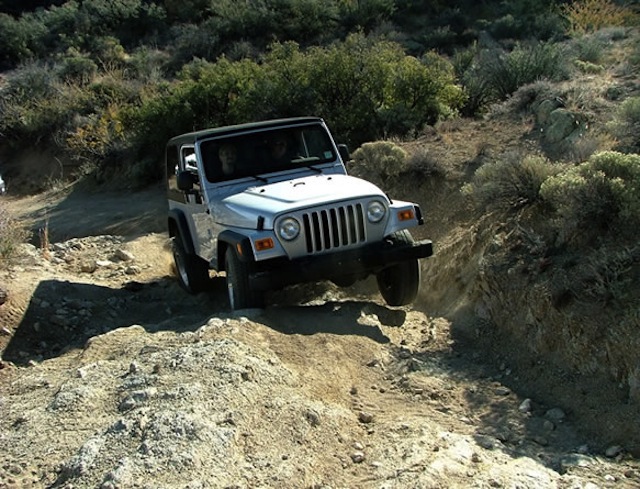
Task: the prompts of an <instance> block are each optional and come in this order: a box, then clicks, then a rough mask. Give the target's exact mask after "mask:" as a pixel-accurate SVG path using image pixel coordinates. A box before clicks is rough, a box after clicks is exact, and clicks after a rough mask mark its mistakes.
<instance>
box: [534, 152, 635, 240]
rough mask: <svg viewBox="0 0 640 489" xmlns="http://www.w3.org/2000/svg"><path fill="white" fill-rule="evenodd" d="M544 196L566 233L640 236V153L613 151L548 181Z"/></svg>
mask: <svg viewBox="0 0 640 489" xmlns="http://www.w3.org/2000/svg"><path fill="white" fill-rule="evenodd" d="M540 194H541V196H542V198H543V199H544V200H545V201H546V202H548V203H549V204H551V205H552V206H553V208H554V209H556V211H557V213H558V216H559V218H560V228H561V231H562V235H563V236H565V238H567V239H571V238H572V237H573V236H577V235H583V236H584V235H586V236H590V235H598V234H600V233H602V232H608V231H615V232H618V233H620V234H622V235H626V236H629V235H631V236H633V235H635V236H637V234H638V226H639V225H640V155H636V154H622V153H617V152H612V151H607V152H602V153H598V154H595V155H593V156H591V158H590V159H589V161H587V162H585V163H582V164H580V165H578V166H575V167H572V168H570V169H569V170H567V171H566V172H563V173H560V174H558V175H556V176H554V177H552V178H549V179H548V180H546V181H545V182H544V183H543V185H542V187H541V189H540Z"/></svg>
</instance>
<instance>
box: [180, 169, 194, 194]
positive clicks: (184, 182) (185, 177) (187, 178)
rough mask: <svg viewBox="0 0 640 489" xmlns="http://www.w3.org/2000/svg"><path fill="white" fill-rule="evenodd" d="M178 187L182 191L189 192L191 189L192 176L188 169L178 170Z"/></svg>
mask: <svg viewBox="0 0 640 489" xmlns="http://www.w3.org/2000/svg"><path fill="white" fill-rule="evenodd" d="M176 180H177V184H178V189H180V190H182V191H183V192H190V191H191V190H193V184H194V177H193V174H192V173H191V172H190V171H184V170H183V171H180V172H178V174H177V175H176Z"/></svg>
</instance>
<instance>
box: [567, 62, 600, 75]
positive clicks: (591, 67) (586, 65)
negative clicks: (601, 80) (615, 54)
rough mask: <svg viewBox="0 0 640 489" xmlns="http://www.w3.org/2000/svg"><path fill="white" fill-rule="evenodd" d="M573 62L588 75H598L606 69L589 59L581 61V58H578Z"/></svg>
mask: <svg viewBox="0 0 640 489" xmlns="http://www.w3.org/2000/svg"><path fill="white" fill-rule="evenodd" d="M573 64H574V65H575V67H576V68H578V70H579V71H580V72H581V73H585V74H588V75H597V74H600V73H604V71H605V69H604V66H602V65H598V64H595V63H591V62H589V61H581V60H579V59H576V60H575V61H574V62H573Z"/></svg>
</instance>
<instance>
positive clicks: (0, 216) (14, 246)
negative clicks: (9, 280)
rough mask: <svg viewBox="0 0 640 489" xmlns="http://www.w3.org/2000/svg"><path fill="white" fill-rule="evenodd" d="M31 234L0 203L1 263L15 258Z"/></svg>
mask: <svg viewBox="0 0 640 489" xmlns="http://www.w3.org/2000/svg"><path fill="white" fill-rule="evenodd" d="M29 236H30V233H29V231H28V230H27V229H26V228H25V227H24V224H23V223H21V222H20V221H19V220H17V219H16V218H14V217H13V216H12V215H11V213H10V212H9V210H8V209H7V208H6V206H5V205H4V204H3V203H2V202H0V257H1V258H2V260H0V263H6V260H7V259H9V258H11V257H13V256H14V255H15V254H16V252H17V250H18V247H19V246H20V244H22V243H25V242H26V241H27V240H28V239H29Z"/></svg>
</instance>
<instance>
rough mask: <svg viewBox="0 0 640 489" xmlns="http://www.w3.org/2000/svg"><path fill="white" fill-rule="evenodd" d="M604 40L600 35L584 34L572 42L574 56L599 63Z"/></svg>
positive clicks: (581, 59) (602, 53) (602, 52)
mask: <svg viewBox="0 0 640 489" xmlns="http://www.w3.org/2000/svg"><path fill="white" fill-rule="evenodd" d="M604 48H605V41H603V40H602V38H601V37H600V36H596V35H585V36H582V37H579V38H576V39H575V40H574V41H573V43H572V49H573V51H575V55H576V58H577V59H578V60H580V61H584V62H588V63H600V62H601V61H602V57H603V55H604Z"/></svg>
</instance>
